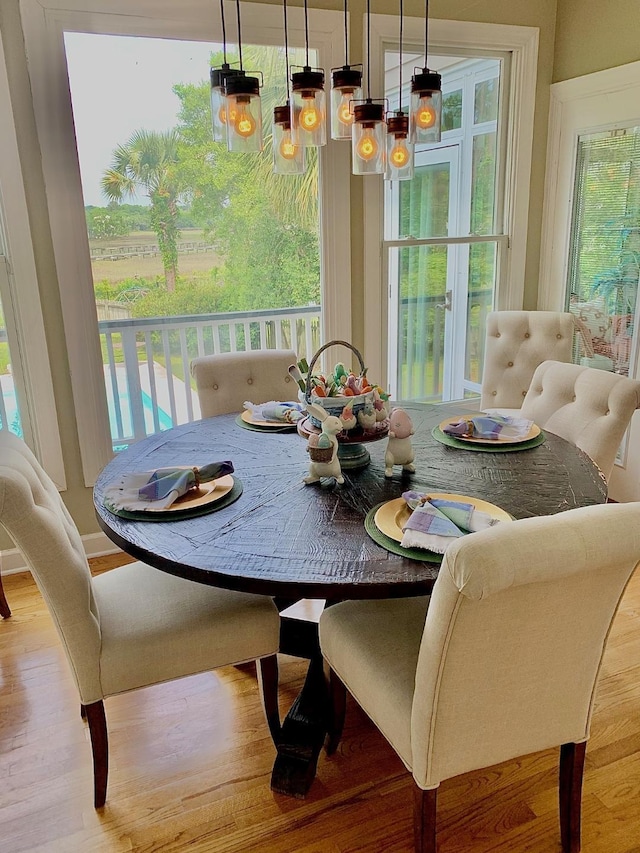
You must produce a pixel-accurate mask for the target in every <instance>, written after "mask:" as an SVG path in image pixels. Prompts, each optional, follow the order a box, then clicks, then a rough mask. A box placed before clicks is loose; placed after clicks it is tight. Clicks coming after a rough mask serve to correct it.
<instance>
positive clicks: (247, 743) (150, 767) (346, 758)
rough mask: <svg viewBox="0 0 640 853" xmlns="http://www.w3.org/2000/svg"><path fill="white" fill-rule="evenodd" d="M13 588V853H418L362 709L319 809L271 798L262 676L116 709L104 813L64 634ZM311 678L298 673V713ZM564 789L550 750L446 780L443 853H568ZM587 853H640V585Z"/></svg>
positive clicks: (3, 780) (612, 676)
mask: <svg viewBox="0 0 640 853" xmlns="http://www.w3.org/2000/svg"><path fill="white" fill-rule="evenodd" d="M119 562H126V559H125V558H122V557H120V558H119ZM114 564H115V562H114V558H103V559H102V560H94V561H92V569H93V570H94V571H96V572H97V571H103V570H106V569H108V568H109V567H111V566H112V565H114ZM4 585H5V589H6V594H7V599H8V601H9V604H10V606H11V609H12V611H13V616H12V617H11V618H10V619H8V620H4V621H3V620H1V619H0V850H1V851H3V853H23V851H29V853H94V851H100V853H103V851H104V853H124V852H125V851H137V853H157V851H163V853H174V851H182V850H186V849H188V850H189V851H190V852H191V853H245V851H258V853H411V851H412V849H413V847H412V823H411V821H412V814H411V804H412V797H411V793H412V783H411V781H410V779H409V776H408V774H407V773H406V771H405V770H404V768H403V766H402V765H401V763H400V761H399V759H398V758H397V757H396V756H395V754H394V753H393V751H392V750H391V748H390V747H389V746H388V745H387V744H386V742H385V741H384V739H383V738H382V736H381V735H380V734H379V733H378V732H377V730H376V728H375V727H374V726H373V724H372V723H370V722H369V721H368V719H367V718H366V717H365V716H364V714H363V713H362V712H361V711H360V710H359V709H358V707H357V706H356V705H355V703H353V702H351V701H350V702H349V704H348V707H347V722H346V726H345V736H344V739H343V741H342V744H341V746H340V748H339V750H338V752H337V754H336V755H335V756H333V757H332V758H330V759H329V758H327V757H326V755H325V754H324V753H323V754H322V755H321V757H320V762H319V768H318V777H317V779H316V781H315V783H314V785H313V787H312V789H311V792H310V794H309V796H308V797H307V799H306V800H295V799H290V798H287V797H284V796H281V795H278V794H274V793H272V792H271V790H270V789H269V777H270V771H271V766H272V763H273V758H274V748H273V745H272V744H271V741H270V739H269V735H268V731H267V726H266V723H265V722H264V719H263V717H262V710H261V706H260V702H259V698H258V691H257V687H256V682H255V678H254V677H253V675H252V673H251V671H250V669H247V668H243V669H235V668H227V669H223V670H218V671H216V672H214V673H207V674H204V675H199V676H194V677H191V678H186V679H182V680H180V681H174V682H171V683H170V684H165V685H158V686H156V687H151V688H147V689H145V690H138V691H134V692H133V693H130V694H127V695H124V696H116V697H112V698H111V699H108V700H107V701H106V703H105V707H106V713H107V721H108V727H109V735H110V750H111V768H110V774H109V788H108V793H107V804H106V807H105V808H104V810H103V811H102V812H96V811H94V809H93V805H92V769H91V750H90V747H89V742H88V732H87V729H86V726H85V724H84V723H83V722H82V720H81V719H80V714H79V704H78V697H77V695H76V693H75V688H74V686H73V684H72V681H71V677H70V674H69V671H68V667H67V663H66V660H65V658H64V654H63V651H62V648H61V646H60V643H59V641H58V638H57V635H56V633H55V630H54V628H53V625H52V622H51V619H50V617H49V615H48V612H47V611H46V608H45V606H44V603H43V601H42V599H41V597H40V594H39V592H38V591H37V589H36V587H35V585H34V584H33V582H32V580H31V578H30V576H28V575H26V574H23V575H12V576H9V577H6V578H5V579H4ZM304 671H305V666H304V663H303V662H301V661H299V660H296V659H294V658H287V657H282V659H281V696H282V709H283V711H284V710H285V709H286V708H288V706H289V704H290V703H291V702H292V701H293V699H294V697H295V695H296V694H297V691H298V689H299V688H300V686H301V683H302V679H303V676H304ZM556 776H557V751H556V750H550V751H547V752H543V753H538V754H536V755H532V756H528V757H526V758H523V759H520V760H518V761H512V762H508V763H505V764H501V765H499V766H497V767H493V768H490V769H489V770H486V771H482V772H477V773H470V774H467V775H465V776H461V777H459V778H457V779H453V780H450V781H448V782H445V783H444V784H443V785H442V787H441V789H440V793H439V797H438V805H439V812H438V820H439V822H438V841H439V850H440V853H462V851H465V853H466V851H473V853H520V851H527V853H548V851H560V833H559V827H558V818H557V779H556ZM583 850H584V851H585V853H640V573H636V576H635V578H634V579H633V580H632V582H631V585H630V587H629V589H628V591H627V593H626V595H625V598H624V601H623V604H622V607H621V609H620V612H619V614H618V616H617V619H616V623H615V626H614V630H613V633H612V636H611V639H610V642H609V647H608V650H607V653H606V657H605V662H604V671H603V675H602V679H601V682H600V688H599V692H598V700H597V707H596V712H595V716H594V720H593V726H592V736H591V740H590V742H589V746H588V749H587V762H586V770H585V786H584V804H583Z"/></svg>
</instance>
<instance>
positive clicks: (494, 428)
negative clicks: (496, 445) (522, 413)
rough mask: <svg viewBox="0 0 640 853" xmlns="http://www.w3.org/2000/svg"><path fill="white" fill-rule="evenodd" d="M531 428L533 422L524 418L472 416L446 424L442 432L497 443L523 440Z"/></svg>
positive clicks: (494, 415)
mask: <svg viewBox="0 0 640 853" xmlns="http://www.w3.org/2000/svg"><path fill="white" fill-rule="evenodd" d="M532 426H533V421H529V420H527V419H526V418H516V417H511V416H510V415H498V414H493V415H474V416H473V417H471V418H460V419H459V420H458V421H455V422H454V423H451V424H447V425H446V426H444V427H443V428H442V432H444V433H446V434H447V435H452V436H454V437H464V438H489V439H495V440H496V441H497V440H498V439H500V438H524V437H525V436H526V435H528V433H529V432H530V430H531V427H532Z"/></svg>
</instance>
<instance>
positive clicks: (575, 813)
mask: <svg viewBox="0 0 640 853" xmlns="http://www.w3.org/2000/svg"><path fill="white" fill-rule="evenodd" d="M586 751H587V744H586V741H585V742H583V743H563V744H562V746H561V747H560V837H561V840H562V850H563V851H564V853H578V851H579V850H580V817H581V812H582V776H583V773H584V758H585V753H586Z"/></svg>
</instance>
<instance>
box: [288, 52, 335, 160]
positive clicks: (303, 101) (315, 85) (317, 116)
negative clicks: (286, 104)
mask: <svg viewBox="0 0 640 853" xmlns="http://www.w3.org/2000/svg"><path fill="white" fill-rule="evenodd" d="M291 132H292V135H293V139H294V141H295V142H296V144H298V145H303V146H305V147H311V148H315V147H317V146H319V145H326V144H327V115H326V106H325V94H324V71H312V70H311V68H309V66H308V65H305V66H304V69H303V70H302V71H299V72H296V73H295V74H292V75H291Z"/></svg>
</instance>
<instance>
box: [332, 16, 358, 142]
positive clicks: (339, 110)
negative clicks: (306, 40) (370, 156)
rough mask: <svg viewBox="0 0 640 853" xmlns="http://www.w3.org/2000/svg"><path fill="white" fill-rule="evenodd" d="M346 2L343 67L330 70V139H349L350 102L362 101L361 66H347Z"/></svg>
mask: <svg viewBox="0 0 640 853" xmlns="http://www.w3.org/2000/svg"><path fill="white" fill-rule="evenodd" d="M348 20H349V15H348V9H347V0H344V65H343V66H342V68H332V69H331V79H332V86H331V138H332V139H351V127H352V125H353V118H354V116H353V112H352V110H351V101H361V100H362V71H361V70H360V69H361V68H362V66H361V65H349V34H348V26H347V25H348Z"/></svg>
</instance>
